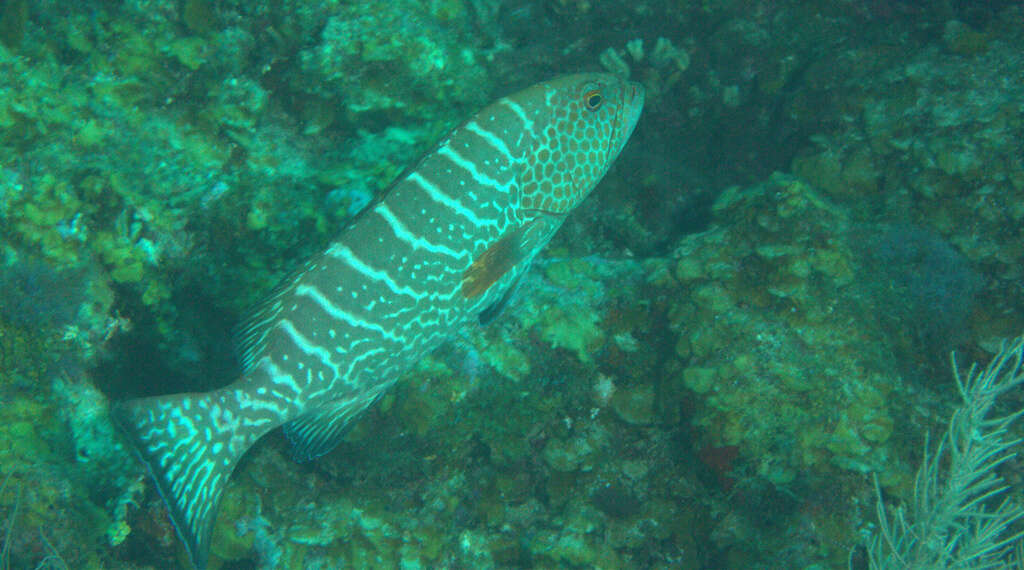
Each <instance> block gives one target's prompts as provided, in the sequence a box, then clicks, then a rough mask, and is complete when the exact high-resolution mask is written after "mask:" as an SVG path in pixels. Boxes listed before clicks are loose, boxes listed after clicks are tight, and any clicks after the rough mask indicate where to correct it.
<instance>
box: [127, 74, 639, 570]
mask: <svg viewBox="0 0 1024 570" xmlns="http://www.w3.org/2000/svg"><path fill="white" fill-rule="evenodd" d="M643 99H644V90H643V87H641V86H640V85H639V84H637V83H634V82H631V81H626V80H624V79H621V78H618V77H616V76H612V75H607V74H597V73H585V74H577V75H568V76H563V77H559V78H556V79H553V80H551V81H545V82H543V83H540V84H537V85H534V86H533V87H529V88H527V89H525V90H523V91H520V92H518V93H516V94H514V95H510V96H508V97H505V98H502V99H499V100H498V101H496V102H494V103H493V104H491V105H490V106H488V107H486V108H484V109H483V110H482V111H480V112H479V113H477V114H476V115H474V116H473V117H471V118H470V119H469V120H467V121H466V122H465V123H463V124H462V125H461V126H459V127H457V128H455V129H454V130H453V131H451V132H450V133H449V134H448V135H447V136H446V137H445V138H444V139H443V140H442V141H441V142H440V143H439V144H438V145H437V146H436V147H435V148H434V150H433V151H431V152H429V153H427V154H426V155H425V156H423V157H422V158H421V159H420V160H419V162H418V163H417V164H416V165H415V166H414V167H412V168H410V169H409V170H408V171H406V172H405V173H404V174H403V175H401V176H400V177H399V178H398V180H397V181H395V182H394V183H393V184H392V185H391V187H390V188H389V189H388V190H387V191H386V192H383V193H382V194H381V196H380V197H379V198H378V199H377V200H376V201H375V202H373V203H371V204H370V205H368V206H367V207H366V208H365V209H364V210H363V211H362V212H360V213H359V214H358V215H357V216H356V217H355V218H354V219H353V220H352V221H351V223H349V224H348V226H347V227H346V228H345V229H344V230H343V231H342V232H341V234H340V235H339V236H338V238H337V239H336V240H334V241H333V242H332V243H331V244H330V245H329V246H328V247H327V249H326V251H324V252H323V253H321V254H319V255H317V256H315V257H314V258H312V259H310V260H309V261H307V262H306V263H305V264H304V265H302V266H301V268H300V269H299V270H298V271H297V272H295V273H294V274H293V275H292V276H291V277H289V278H287V279H286V280H285V281H284V282H283V283H282V284H281V285H280V286H279V287H278V289H277V290H276V291H275V293H273V294H272V295H271V296H270V298H269V299H267V300H266V301H264V302H263V303H262V304H261V305H260V306H259V307H258V308H257V309H256V310H254V311H253V314H252V316H251V318H250V319H249V320H248V321H247V322H246V323H244V325H243V326H242V327H240V334H239V341H240V354H241V355H242V365H243V370H242V375H241V377H240V378H239V379H238V380H236V381H235V382H234V383H232V384H230V385H228V386H226V387H224V388H221V389H218V390H213V391H210V392H204V393H188V394H175V395H170V396H157V397H151V398H142V399H137V400H130V401H127V402H123V403H120V404H118V405H117V406H115V409H114V415H115V418H116V419H117V420H118V423H119V424H121V426H122V427H123V428H124V430H125V431H126V432H127V433H128V434H129V436H130V437H131V439H132V443H133V444H134V446H135V448H136V450H137V451H138V453H139V455H140V456H141V457H142V459H143V461H144V462H145V463H146V464H147V465H148V467H149V469H150V471H151V473H152V475H153V478H154V480H155V481H156V485H157V488H158V489H159V490H160V493H161V495H162V496H163V498H164V500H165V501H166V503H167V506H168V510H169V513H170V516H171V519H172V520H173V522H174V526H175V528H176V529H177V531H178V534H179V535H180V536H181V539H182V541H183V542H184V544H185V546H186V547H187V549H188V554H189V557H190V559H191V561H192V563H193V564H194V565H195V567H196V568H198V569H200V570H203V569H204V568H205V567H206V564H207V559H208V557H209V546H210V535H211V531H212V528H213V522H214V520H215V518H216V515H217V506H218V503H219V501H220V498H221V494H222V492H223V490H224V486H225V482H226V481H227V479H228V477H229V476H230V475H231V472H232V470H233V469H234V467H235V464H236V463H237V462H238V459H239V458H240V457H241V456H242V455H243V454H244V453H245V452H246V450H248V449H249V447H251V446H252V445H253V444H254V443H255V442H256V440H258V439H259V438H260V437H262V436H263V435H264V434H266V433H267V432H269V431H270V430H272V429H274V428H276V427H278V426H281V425H284V429H285V434H286V435H287V436H288V438H289V440H290V441H291V442H292V443H293V444H294V447H295V455H296V458H298V459H299V460H307V459H312V458H315V457H318V456H320V455H323V454H324V453H326V452H328V451H330V450H331V449H332V448H333V447H334V446H335V445H336V443H337V442H338V440H339V438H340V437H341V436H342V435H343V428H344V427H345V425H346V424H347V423H348V422H349V421H350V420H351V419H352V418H353V417H355V416H356V415H357V414H359V412H361V411H362V410H364V409H365V408H366V407H367V406H368V405H370V404H371V403H372V402H374V401H375V400H376V399H377V398H378V397H379V396H380V395H381V394H382V393H383V392H384V391H385V390H387V389H388V388H389V387H390V386H391V385H392V384H394V383H395V381H396V380H397V379H398V378H399V377H400V376H401V374H402V373H403V372H404V371H405V370H407V369H408V368H410V367H411V366H412V365H413V364H414V363H416V362H417V361H418V360H420V359H421V358H423V357H424V356H425V355H426V354H427V353H429V352H430V351H431V350H433V349H434V348H436V347H437V346H438V345H439V344H441V343H442V342H444V341H445V340H446V339H448V338H449V337H451V336H452V335H453V334H454V333H455V332H456V331H458V330H459V328H460V327H462V326H464V325H466V324H467V323H469V322H470V321H473V320H483V319H486V318H489V317H490V316H492V315H493V314H495V313H496V312H497V309H498V308H500V307H501V306H502V305H503V304H504V303H505V302H506V301H507V298H508V296H509V294H510V293H511V291H512V290H513V288H514V287H513V285H514V284H515V283H516V281H517V280H518V279H519V278H520V276H521V275H522V274H523V273H524V272H525V271H526V269H527V268H528V267H529V265H530V262H531V261H532V260H533V258H534V256H535V255H537V252H539V251H540V250H541V249H542V248H543V247H544V246H545V245H546V244H547V243H548V241H549V240H550V239H551V237H552V235H554V233H555V231H557V230H558V228H559V227H560V226H561V225H562V222H564V221H565V218H566V216H567V215H568V214H569V212H571V211H572V210H573V208H575V207H576V206H577V205H579V203H580V202H581V201H582V200H583V199H584V198H586V197H587V195H588V194H590V192H591V190H593V189H594V186H596V185H597V183H598V182H599V181H600V180H601V178H602V177H604V175H605V173H606V172H607V171H608V168H609V166H610V165H611V164H612V162H613V161H614V160H615V159H616V157H618V155H619V152H620V151H621V150H622V148H623V146H625V144H626V141H627V140H628V139H629V137H630V135H631V134H632V132H633V128H634V127H635V126H636V122H637V120H638V119H639V117H640V111H641V109H642V107H643Z"/></svg>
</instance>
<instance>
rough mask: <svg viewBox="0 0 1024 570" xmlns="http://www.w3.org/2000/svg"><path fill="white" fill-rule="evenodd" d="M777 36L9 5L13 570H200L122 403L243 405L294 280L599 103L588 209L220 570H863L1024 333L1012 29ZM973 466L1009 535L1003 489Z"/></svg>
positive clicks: (286, 496) (2, 512) (258, 497)
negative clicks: (404, 207)
mask: <svg viewBox="0 0 1024 570" xmlns="http://www.w3.org/2000/svg"><path fill="white" fill-rule="evenodd" d="M791 4H793V3H783V2H770V1H764V2H730V1H721V2H679V1H674V2H673V1H654V2H639V3H619V2H596V1H590V2H588V1H585V0H550V1H536V2H519V1H506V2H501V1H483V0H467V1H458V0H451V1H448V0H440V1H434V2H412V1H400V2H363V3H338V2H323V3H315V2H314V3H303V2H275V3H268V4H247V3H241V2H221V3H214V4H213V5H209V4H206V3H202V2H198V1H193V0H187V1H181V2H124V3H116V2H91V3H74V6H71V7H69V6H66V5H64V4H61V3H53V2H41V3H29V2H24V1H18V0H6V1H0V398H2V400H0V401H2V405H0V570H6V569H7V568H11V569H19V568H178V567H181V568H187V567H188V560H187V557H186V556H185V553H184V549H183V547H182V545H181V543H180V541H179V540H178V538H177V536H176V535H175V530H174V528H173V526H172V525H171V523H170V521H169V519H168V518H167V510H166V507H165V506H164V504H163V502H162V500H161V498H160V496H159V495H158V493H157V492H156V490H155V488H154V487H153V485H152V484H151V481H150V480H149V479H148V475H147V473H146V472H145V468H144V467H143V466H142V464H141V463H139V462H137V461H136V460H135V458H134V457H133V455H132V454H131V453H130V451H129V447H130V446H129V442H128V441H127V440H126V439H125V437H124V435H123V434H122V433H121V432H120V431H119V430H118V429H116V428H115V427H114V426H113V425H112V423H111V422H110V420H109V414H108V412H109V407H110V403H111V402H116V401H121V400H124V399H127V398H131V397H140V396H151V395H157V394H169V393H176V392H188V391H206V390H210V389H213V388H216V387H219V386H222V385H224V384H226V383H228V382H230V381H232V380H233V379H234V378H235V377H237V375H238V374H239V364H238V362H237V358H236V355H235V351H234V348H233V342H232V338H231V336H232V334H231V333H232V327H233V326H235V325H236V324H237V323H238V322H239V321H240V320H242V319H243V317H244V315H245V313H246V311H248V310H249V309H250V308H252V307H253V306H254V305H256V304H257V303H258V302H259V301H260V300H261V299H263V298H265V297H266V296H267V295H268V294H269V293H270V292H271V291H272V290H273V288H274V286H275V284H276V283H278V282H279V281H280V280H281V279H282V278H284V277H285V276H287V275H289V274H290V272H291V271H293V270H294V269H295V268H296V267H297V266H298V265H299V264H300V263H301V262H302V260H304V259H306V258H307V257H309V256H311V255H314V254H316V253H318V252H320V251H321V250H323V248H324V247H325V246H326V244H327V243H328V242H329V241H330V240H331V239H332V238H333V237H334V236H336V235H337V234H338V233H339V232H340V231H341V230H342V229H343V228H344V227H345V225H346V224H347V223H348V222H349V220H350V219H351V218H352V217H353V216H354V215H355V214H356V213H357V212H358V211H359V210H360V209H361V208H363V207H365V206H366V204H368V203H371V202H372V201H373V199H374V198H375V197H377V196H379V195H380V193H382V192H383V191H384V190H385V189H386V188H387V187H388V185H389V184H390V183H391V181H392V180H394V179H395V177H396V176H399V175H400V174H401V173H402V172H403V171H404V170H405V169H406V168H409V167H413V166H414V165H415V164H416V162H417V158H418V157H419V156H421V155H422V154H423V153H426V152H429V151H430V150H431V149H432V148H433V147H434V145H435V144H436V142H437V141H438V140H439V139H440V138H441V137H443V136H444V134H445V133H446V132H447V131H448V130H449V129H451V128H453V127H454V126H456V125H458V124H460V123H461V122H462V121H464V120H466V119H467V118H468V117H470V116H472V115H473V113H475V112H476V111H477V110H479V109H480V108H482V107H483V106H485V105H486V104H488V103H489V102H491V101H494V100H495V99H497V98H499V97H501V96H504V95H507V94H509V93H512V92H515V91H517V90H518V89H520V88H523V87H526V86H528V85H531V84H534V83H536V82H538V81H541V80H544V79H547V78H550V77H554V76H557V75H561V74H564V73H570V72H577V71H605V72H611V73H616V74H620V75H623V76H628V77H629V78H631V79H633V80H635V81H639V82H641V83H642V84H643V85H644V87H645V88H646V91H647V97H646V105H645V108H644V112H643V116H642V117H641V119H640V122H639V124H638V126H637V128H636V131H635V133H634V134H633V136H632V139H631V141H630V142H629V144H628V145H627V146H626V147H625V149H624V150H623V152H622V154H621V155H620V157H619V159H618V160H617V161H616V163H615V164H614V166H613V167H612V169H611V170H610V171H609V173H608V174H607V175H606V177H605V179H604V181H603V182H602V183H601V184H600V185H599V186H598V188H597V189H596V190H595V191H594V192H593V194H592V195H591V196H590V197H589V198H588V199H587V200H586V201H585V202H584V203H583V204H582V205H581V206H579V207H578V208H577V209H576V211H575V212H573V213H572V214H571V215H570V216H569V217H568V219H567V220H566V222H565V224H564V226H563V227H562V228H561V230H560V231H559V233H558V234H556V236H555V237H554V238H553V240H552V241H551V243H550V245H549V246H548V247H547V248H546V249H545V250H544V251H542V252H541V253H540V254H539V256H538V257H537V259H536V260H535V262H534V264H533V267H532V269H531V270H530V272H529V273H528V274H527V275H526V277H525V278H524V279H523V280H522V282H521V283H520V285H519V288H518V290H517V291H516V292H515V294H514V296H513V297H512V299H511V302H510V303H509V304H508V306H506V307H505V308H504V310H503V311H502V312H501V314H500V315H499V316H498V317H497V318H496V319H494V320H493V322H491V323H490V324H489V325H488V326H487V327H476V326H473V327H469V328H467V329H465V330H460V331H453V339H452V340H451V341H450V342H448V343H447V344H445V345H444V346H443V347H441V348H440V349H438V350H437V351H436V352H434V353H433V354H432V355H431V356H430V357H429V358H427V359H425V360H424V361H422V362H420V363H419V364H418V365H417V366H415V367H414V368H412V369H411V370H409V371H407V372H406V374H405V375H404V376H403V378H402V380H401V381H400V382H399V383H398V384H397V385H396V386H395V387H394V388H393V389H392V390H391V391H389V392H388V393H387V394H385V395H384V396H383V397H382V398H381V399H380V400H379V401H378V402H377V403H376V404H374V405H373V406H372V407H371V408H370V409H368V410H367V411H366V412H365V413H363V414H362V415H361V416H360V417H359V418H358V419H357V420H356V421H355V422H353V424H352V425H351V428H350V431H348V433H347V435H346V436H345V439H344V441H343V442H342V443H341V445H340V446H339V447H338V448H337V449H335V450H334V451H333V452H331V453H329V454H327V455H325V456H323V457H321V458H319V459H317V460H315V461H313V462H307V463H296V462H294V461H293V460H292V458H291V451H290V449H289V443H288V441H287V440H286V438H284V437H282V435H281V433H280V430H278V431H275V432H273V433H271V434H270V435H268V436H267V437H265V438H263V439H262V440H261V441H260V442H259V443H257V444H256V445H255V446H254V447H253V448H252V449H251V450H250V451H249V452H248V454H247V455H245V456H244V458H243V459H242V461H241V463H240V464H239V465H238V467H237V468H236V470H235V472H234V474H233V475H232V477H231V480H230V482H229V485H228V488H227V491H226V494H225V497H224V500H223V501H222V503H221V505H220V512H219V514H218V517H217V523H216V526H215V528H214V531H213V539H212V540H213V544H212V548H211V556H210V566H209V567H210V568H225V569H242V568H338V567H375V568H376V567H379V568H394V567H405V568H417V567H420V568H532V567H537V568H705V569H731V568H744V569H745V568H844V567H848V566H849V567H852V568H867V567H868V566H869V559H871V558H872V557H871V556H870V555H869V548H868V547H869V545H871V544H872V541H873V540H878V538H879V537H880V536H881V535H880V527H879V519H878V513H877V512H876V504H877V502H878V498H877V497H878V496H877V494H876V486H875V481H876V480H877V482H878V488H879V489H880V490H881V497H882V501H883V505H884V508H885V509H886V512H887V513H888V514H889V517H893V516H895V513H896V512H897V510H898V509H899V508H900V507H903V508H904V509H905V510H906V511H907V512H912V511H913V509H912V506H913V505H914V489H915V474H916V473H917V472H918V470H919V468H921V466H922V465H926V466H927V464H926V463H923V461H924V458H923V450H924V449H925V445H926V439H925V438H926V434H930V437H929V440H928V441H929V442H930V443H929V445H930V447H929V449H931V450H934V449H935V445H936V442H938V441H939V440H940V439H941V437H942V434H944V433H946V430H947V428H948V425H949V421H950V418H951V416H952V415H953V413H954V411H955V410H956V409H957V408H958V406H964V405H965V403H964V401H963V400H962V399H961V396H960V394H959V392H958V391H957V385H956V383H955V382H954V377H953V371H952V370H951V365H950V360H949V354H950V352H951V351H955V353H956V355H957V364H956V366H957V368H958V369H959V371H960V372H961V373H963V372H964V371H965V370H966V368H967V367H968V366H969V364H970V363H971V362H980V363H982V365H984V364H985V363H987V362H989V361H990V360H991V359H992V358H993V356H994V355H996V354H997V353H998V351H999V349H1000V343H1001V342H1002V341H1003V340H1005V339H1012V338H1014V337H1017V336H1018V335H1020V334H1021V333H1022V331H1024V312H1022V307H1024V289H1022V288H1021V286H1020V282H1021V267H1022V260H1024V259H1022V258H1024V245H1022V244H1024V241H1022V235H1021V221H1022V219H1024V159H1022V156H1021V152H1020V148H1021V146H1020V144H1021V143H1020V141H1021V137H1022V134H1024V119H1022V117H1024V112H1022V111H1024V108H1022V104H1021V101H1024V93H1022V91H1024V87H1022V86H1024V61H1022V57H1021V50H1020V46H1021V43H1022V39H1024V9H1022V8H1021V6H1020V5H1019V3H1014V2H989V3H945V2H937V1H936V2H928V1H917V2H912V1H906V2H882V1H848V2H841V3H837V2H802V3H795V4H796V5H791ZM1004 372H1005V369H1004ZM993 378H995V379H999V378H1003V379H1005V380H1007V381H1011V380H1013V378H1014V376H1013V375H1012V374H1006V375H1004V376H999V375H995V376H994V377H993ZM982 387H983V386H982ZM969 394H973V395H974V396H973V399H971V398H968V402H967V404H973V407H971V406H970V405H968V408H967V409H970V410H974V411H975V412H978V411H979V410H982V406H980V404H978V402H979V401H981V399H982V398H983V397H988V395H991V394H990V392H986V391H985V390H983V389H982V388H979V389H978V391H976V392H969ZM1021 400H1022V398H1021V396H1020V395H1019V390H1008V391H1006V392H1005V393H1001V394H1000V395H999V396H998V399H995V400H994V404H992V405H993V406H994V407H993V408H992V409H991V414H990V415H991V416H999V415H1005V414H1008V413H1012V412H1014V411H1015V410H1018V409H1021V408H1022V407H1024V404H1022V402H1021ZM987 410H988V409H987V408H985V411H987ZM978 413H980V412H978ZM962 421H964V420H961V422H962ZM959 425H964V424H963V423H961V424H959ZM1020 429H1021V428H1020V427H1019V426H1017V425H1016V424H1012V425H1011V426H1010V427H1009V433H1008V434H1007V435H1006V436H1005V437H1003V439H998V438H996V439H988V440H983V439H982V440H983V441H985V442H986V443H987V444H989V445H990V446H991V447H989V448H988V449H993V450H995V452H996V456H995V457H1003V456H1004V454H1006V453H1010V452H1012V451H1014V449H1015V448H1014V447H1012V446H1011V445H1010V442H1011V440H1012V438H1013V436H1014V435H1015V434H1019V433H1020ZM968 431H971V430H968ZM965 433H966V432H965ZM971 433H974V432H973V431H971ZM985 433H987V432H986V431H985V430H984V429H983V430H981V431H980V435H985ZM993 437H995V436H993ZM982 440H979V441H982ZM956 441H959V442H960V443H963V442H962V441H961V440H956ZM929 453H930V452H929ZM950 465H956V464H955V463H950ZM973 467H974V469H975V471H974V472H975V473H980V474H982V475H985V474H992V475H996V476H999V477H1001V478H1003V480H1004V481H1005V484H1006V485H1008V486H1009V487H1008V490H1007V491H1005V492H1004V493H1003V494H1002V495H1001V496H1002V497H1008V498H1009V499H1010V501H1011V502H1010V503H1009V505H1010V506H1007V507H1005V508H1004V510H1003V511H999V512H1001V513H1002V515H1003V517H1004V519H1005V520H1006V521H1007V523H1008V527H1007V533H1006V534H1004V535H1003V536H1004V537H1009V536H1010V535H1012V533H1013V531H1014V530H1016V529H1017V527H1018V526H1019V524H1017V525H1016V526H1015V523H1013V522H1012V521H1013V515H1014V512H1013V511H1011V510H1008V509H1010V507H1011V506H1012V505H1016V504H1019V503H1020V497H1021V492H1022V489H1021V480H1020V477H1019V475H1018V473H1019V472H1020V466H1019V461H1017V460H1016V458H1011V459H1008V460H1007V461H1006V462H1005V463H1002V464H1000V465H998V466H991V467H988V466H986V465H984V464H974V465H973ZM929 472H930V473H936V476H937V477H938V480H939V481H941V482H946V481H948V480H949V478H948V474H949V472H950V471H949V465H947V464H946V463H945V462H940V465H938V466H937V467H936V468H935V469H933V470H932V471H929ZM917 488H918V490H919V491H920V490H921V488H922V486H921V485H920V484H918V485H917ZM961 491H962V493H961V494H960V495H959V496H954V497H953V498H951V499H950V500H951V501H952V503H954V504H957V501H959V502H960V503H963V502H965V501H966V500H967V499H966V498H968V497H970V496H972V495H970V492H971V490H970V489H967V490H961ZM985 506H986V508H987V509H988V510H989V511H990V512H992V511H996V510H997V508H998V507H999V502H998V500H997V501H989V502H988V503H986V505H985ZM974 514H977V512H976V511H966V512H954V514H953V515H950V517H953V518H951V519H950V520H953V521H954V522H956V521H960V522H964V521H970V520H971V519H970V517H971V516H972V515H974ZM908 516H909V515H908ZM957 516H959V517H961V518H955V517H957ZM914 522H915V521H914V520H910V521H909V523H908V524H911V525H913V524H914ZM965 524H968V523H965ZM911 528H914V529H917V530H919V531H920V529H921V528H922V527H920V526H918V527H911ZM921 532H924V531H921ZM937 532H938V531H937ZM940 534H941V532H940ZM964 541H965V542H967V541H966V538H965V539H964ZM903 546H904V547H906V549H907V550H906V552H912V549H911V547H910V546H907V545H906V544H904V545H903ZM878 552H879V554H876V556H875V559H876V561H877V562H878V566H879V567H897V566H895V565H892V564H891V563H887V562H885V561H884V560H883V559H882V558H883V557H882V555H883V554H884V553H883V552H881V551H878ZM960 553H961V554H963V550H962V549H961V551H960ZM963 555H966V554H963ZM908 556H909V554H908ZM914 556H924V554H920V552H917V553H916V554H914ZM991 560H994V561H996V562H993V564H994V566H993V567H999V565H1000V564H1006V565H1009V564H1014V563H1017V560H1018V559H1017V558H1016V555H1015V554H1014V553H1012V552H1011V553H1006V554H1005V555H1004V554H1003V553H1001V552H998V549H997V552H996V553H995V554H994V555H993V556H992V558H991ZM948 562H949V561H947V565H948ZM933 566H935V567H942V563H934V564H933ZM926 567H927V566H926Z"/></svg>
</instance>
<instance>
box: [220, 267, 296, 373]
mask: <svg viewBox="0 0 1024 570" xmlns="http://www.w3.org/2000/svg"><path fill="white" fill-rule="evenodd" d="M315 261H316V258H314V259H313V260H311V261H309V262H307V263H305V264H303V265H302V266H301V267H299V268H298V269H296V270H294V271H292V272H291V273H289V274H288V275H287V276H286V277H285V278H284V279H282V280H281V282H280V283H278V284H277V285H276V286H275V287H274V289H273V290H272V291H271V292H270V294H269V295H267V298H266V299H264V300H262V301H260V302H259V304H257V305H256V306H255V307H253V308H252V309H249V311H248V312H246V314H245V315H244V316H243V317H242V319H241V320H240V321H239V322H238V324H237V325H235V329H234V330H233V331H232V336H233V337H234V341H235V353H236V354H237V355H238V362H239V363H240V364H241V366H242V374H246V373H248V372H250V371H252V368H253V366H255V364H256V361H257V360H258V358H257V356H259V354H260V353H261V352H263V348H264V346H265V341H266V338H267V333H268V332H270V329H271V328H273V326H274V324H275V323H276V322H277V316H278V314H280V312H281V297H282V296H283V295H284V294H285V293H286V292H287V291H288V290H290V289H291V287H292V286H293V285H294V284H295V282H296V281H298V280H299V279H300V278H301V277H302V275H303V274H304V273H306V271H308V270H309V268H310V267H312V266H314V265H315V263H314V262H315Z"/></svg>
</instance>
